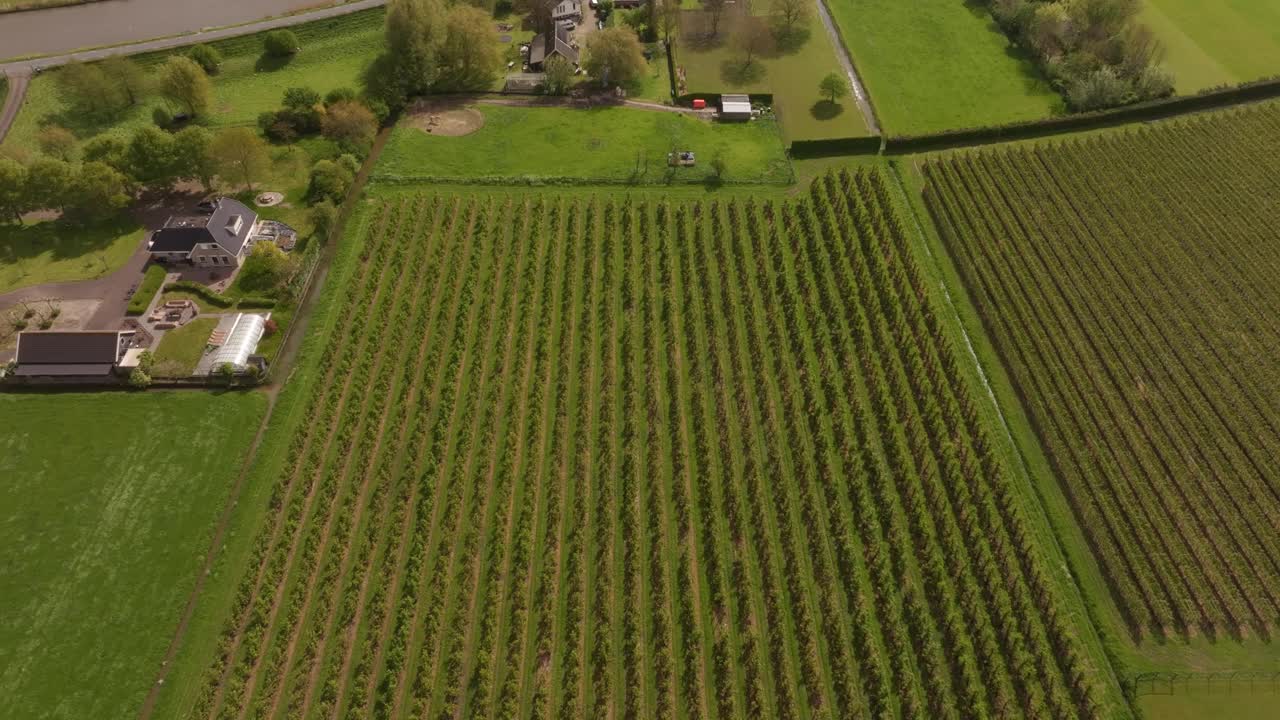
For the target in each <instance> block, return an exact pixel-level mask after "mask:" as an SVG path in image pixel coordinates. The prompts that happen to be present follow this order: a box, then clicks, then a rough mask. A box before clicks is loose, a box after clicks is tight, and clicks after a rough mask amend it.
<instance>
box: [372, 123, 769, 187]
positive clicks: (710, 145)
mask: <svg viewBox="0 0 1280 720" xmlns="http://www.w3.org/2000/svg"><path fill="white" fill-rule="evenodd" d="M476 108H477V109H478V110H479V111H480V112H481V113H483V114H484V127H482V128H480V129H479V130H478V131H476V132H474V133H472V134H470V135H465V136H462V137H444V136H438V135H429V134H427V133H425V132H423V131H421V130H418V129H416V128H413V127H410V126H408V125H401V126H400V127H398V128H396V130H395V131H394V132H393V133H392V135H391V139H390V140H389V141H388V143H387V146H386V149H385V150H384V151H383V154H382V158H381V159H380V160H379V163H378V167H377V168H376V169H375V171H374V176H373V177H374V179H375V180H382V181H393V180H396V179H403V178H457V179H466V178H472V179H474V178H497V177H502V178H512V179H522V178H528V179H533V180H547V179H557V178H570V179H593V180H602V181H612V182H624V181H627V180H629V179H632V178H634V179H635V181H636V182H639V183H661V182H664V181H665V180H666V178H667V170H668V167H667V153H669V152H670V151H671V150H673V149H679V150H691V151H693V152H694V153H696V154H697V156H698V165H697V166H696V167H692V168H680V169H678V170H676V171H675V172H674V174H673V175H674V180H675V181H676V182H690V181H694V182H700V181H704V180H706V179H707V178H708V177H709V175H710V173H711V168H710V164H711V159H712V156H713V155H714V154H715V153H717V152H723V153H724V156H725V161H726V164H727V171H726V173H725V181H726V182H769V183H785V182H789V181H790V179H791V168H790V165H789V163H788V162H787V158H786V153H785V152H784V149H783V146H782V141H781V138H780V137H779V135H778V129H777V125H775V124H774V123H772V122H768V121H758V122H752V123H746V124H713V123H709V122H706V121H704V120H698V119H695V118H692V117H689V116H687V115H683V114H677V113H672V112H664V111H655V110H637V109H631V108H599V109H594V110H579V109H569V108H555V107H547V108H523V107H505V106H497V105H477V106H476ZM637 158H639V161H638V160H637ZM638 163H639V167H640V171H639V172H637V164H638Z"/></svg>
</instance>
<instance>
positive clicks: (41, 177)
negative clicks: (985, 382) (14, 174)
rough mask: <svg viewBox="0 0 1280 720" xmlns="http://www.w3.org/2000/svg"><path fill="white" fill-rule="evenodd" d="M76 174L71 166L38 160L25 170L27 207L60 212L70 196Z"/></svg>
mask: <svg viewBox="0 0 1280 720" xmlns="http://www.w3.org/2000/svg"><path fill="white" fill-rule="evenodd" d="M75 176H76V174H75V173H74V172H73V171H72V168H71V165H69V164H68V163H66V162H64V161H62V160H55V159H53V158H39V159H37V160H36V161H35V162H33V163H31V165H30V166H29V167H28V168H27V206H28V207H30V208H33V209H37V208H38V209H41V210H61V209H62V208H63V207H64V206H65V205H66V202H67V199H68V197H69V196H70V195H71V194H72V188H74V186H75V182H76V181H75Z"/></svg>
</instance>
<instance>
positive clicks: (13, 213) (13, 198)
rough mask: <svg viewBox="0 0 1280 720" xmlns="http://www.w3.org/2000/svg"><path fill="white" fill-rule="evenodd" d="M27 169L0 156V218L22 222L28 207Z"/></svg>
mask: <svg viewBox="0 0 1280 720" xmlns="http://www.w3.org/2000/svg"><path fill="white" fill-rule="evenodd" d="M27 192H28V191H27V169H26V168H25V167H23V166H22V165H19V164H18V161H16V160H10V159H9V158H6V157H0V219H2V220H5V221H6V222H7V221H10V220H12V221H13V222H16V223H19V224H21V223H22V213H24V212H26V211H27V209H28V206H27V201H28V194H27Z"/></svg>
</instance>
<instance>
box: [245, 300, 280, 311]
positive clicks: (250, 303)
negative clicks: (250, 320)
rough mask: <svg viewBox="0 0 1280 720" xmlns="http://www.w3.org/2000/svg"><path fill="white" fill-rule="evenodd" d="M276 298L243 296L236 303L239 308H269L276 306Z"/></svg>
mask: <svg viewBox="0 0 1280 720" xmlns="http://www.w3.org/2000/svg"><path fill="white" fill-rule="evenodd" d="M276 302H277V301H276V299H275V298H269V297H244V298H240V302H238V303H236V307H237V308H240V309H241V310H269V309H271V308H273V307H275V306H276Z"/></svg>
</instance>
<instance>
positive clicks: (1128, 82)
mask: <svg viewBox="0 0 1280 720" xmlns="http://www.w3.org/2000/svg"><path fill="white" fill-rule="evenodd" d="M986 2H987V5H988V6H989V8H990V10H991V14H992V16H993V17H994V18H995V20H996V22H997V23H998V24H999V25H1000V27H1001V28H1003V29H1004V31H1005V32H1006V33H1007V34H1008V35H1009V37H1010V38H1012V39H1013V40H1014V41H1015V42H1016V43H1017V44H1019V45H1020V46H1022V47H1024V48H1026V49H1027V50H1029V51H1030V53H1031V56H1032V58H1033V59H1034V60H1035V62H1036V64H1037V65H1039V67H1040V69H1041V71H1043V72H1044V74H1045V75H1046V77H1048V78H1049V81H1050V82H1051V83H1052V84H1053V86H1054V87H1055V88H1057V89H1058V90H1059V91H1060V92H1062V93H1063V96H1064V97H1065V98H1066V101H1067V104H1068V105H1069V106H1070V108H1071V109H1072V110H1076V111H1087V110H1101V109H1104V108H1109V107H1117V106H1120V105H1127V104H1130V103H1134V102H1141V101H1143V100H1153V99H1156V98H1161V97H1166V96H1168V95H1171V94H1173V76H1172V75H1171V74H1170V73H1169V72H1168V71H1167V70H1165V69H1164V68H1162V67H1160V61H1161V60H1162V59H1163V56H1164V49H1163V47H1162V46H1161V45H1160V42H1159V41H1158V40H1157V39H1156V37H1155V34H1154V33H1152V32H1151V29H1150V28H1148V27H1146V26H1145V25H1142V24H1140V23H1138V22H1137V16H1138V13H1139V12H1141V10H1142V0H986Z"/></svg>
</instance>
